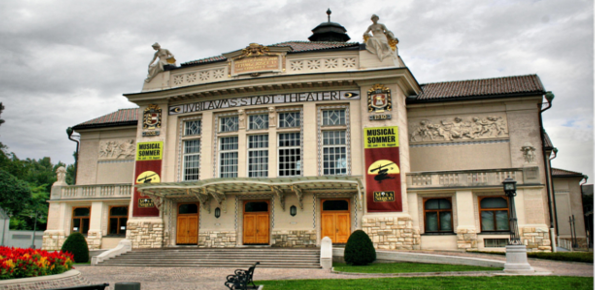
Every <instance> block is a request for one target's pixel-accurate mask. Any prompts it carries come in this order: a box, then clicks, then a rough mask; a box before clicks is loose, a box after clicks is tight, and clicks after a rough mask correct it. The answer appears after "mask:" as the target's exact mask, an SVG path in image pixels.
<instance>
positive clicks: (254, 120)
mask: <svg viewBox="0 0 595 290" xmlns="http://www.w3.org/2000/svg"><path fill="white" fill-rule="evenodd" d="M268 128H269V115H268V114H260V115H248V130H263V129H268Z"/></svg>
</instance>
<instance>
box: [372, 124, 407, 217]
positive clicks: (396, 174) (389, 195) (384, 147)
mask: <svg viewBox="0 0 595 290" xmlns="http://www.w3.org/2000/svg"><path fill="white" fill-rule="evenodd" d="M364 154H365V158H366V202H367V208H368V212H401V211H403V202H402V199H401V169H400V160H399V127H397V126H392V127H375V128H364Z"/></svg>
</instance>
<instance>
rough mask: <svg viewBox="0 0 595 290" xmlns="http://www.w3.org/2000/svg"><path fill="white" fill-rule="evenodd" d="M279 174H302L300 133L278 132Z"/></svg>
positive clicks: (281, 175)
mask: <svg viewBox="0 0 595 290" xmlns="http://www.w3.org/2000/svg"><path fill="white" fill-rule="evenodd" d="M278 139H279V149H278V150H279V154H278V156H279V176H280V177H283V176H299V175H301V174H302V157H301V156H302V154H301V147H300V146H301V143H300V133H298V132H296V133H282V134H279V138H278Z"/></svg>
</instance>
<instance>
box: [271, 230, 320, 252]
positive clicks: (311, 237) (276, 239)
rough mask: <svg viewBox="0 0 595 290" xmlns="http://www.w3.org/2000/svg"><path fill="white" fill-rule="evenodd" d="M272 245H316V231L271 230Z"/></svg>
mask: <svg viewBox="0 0 595 290" xmlns="http://www.w3.org/2000/svg"><path fill="white" fill-rule="evenodd" d="M271 242H272V243H271V244H272V246H273V247H287V248H290V247H291V248H308V247H316V232H315V231H313V230H311V231H308V230H306V231H273V240H272V241H271Z"/></svg>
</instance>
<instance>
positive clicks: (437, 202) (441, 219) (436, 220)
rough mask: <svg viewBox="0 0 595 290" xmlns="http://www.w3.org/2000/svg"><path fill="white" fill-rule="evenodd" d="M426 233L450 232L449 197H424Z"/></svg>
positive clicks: (450, 211)
mask: <svg viewBox="0 0 595 290" xmlns="http://www.w3.org/2000/svg"><path fill="white" fill-rule="evenodd" d="M424 223H425V226H426V230H425V232H426V233H444V232H452V231H453V230H452V204H451V203H450V198H429V199H424Z"/></svg>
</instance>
